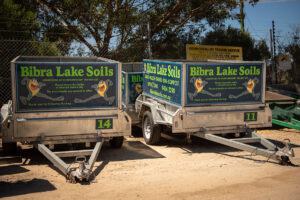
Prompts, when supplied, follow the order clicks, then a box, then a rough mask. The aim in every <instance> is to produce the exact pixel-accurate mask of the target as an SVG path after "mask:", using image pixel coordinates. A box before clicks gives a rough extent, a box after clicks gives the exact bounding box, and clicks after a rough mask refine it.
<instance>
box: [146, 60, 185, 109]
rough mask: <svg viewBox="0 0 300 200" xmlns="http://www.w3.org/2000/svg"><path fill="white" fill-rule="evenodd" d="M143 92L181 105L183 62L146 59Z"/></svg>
mask: <svg viewBox="0 0 300 200" xmlns="http://www.w3.org/2000/svg"><path fill="white" fill-rule="evenodd" d="M143 67H144V69H143V70H144V83H143V93H145V94H149V95H151V96H154V97H157V98H160V99H163V100H166V101H168V102H171V103H174V104H177V105H181V96H182V93H181V89H182V64H180V63H171V62H163V61H152V60H144V61H143Z"/></svg>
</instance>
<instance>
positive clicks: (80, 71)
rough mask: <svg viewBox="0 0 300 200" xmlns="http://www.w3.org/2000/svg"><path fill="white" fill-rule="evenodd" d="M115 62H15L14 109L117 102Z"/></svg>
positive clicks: (73, 106) (38, 108) (100, 105)
mask: <svg viewBox="0 0 300 200" xmlns="http://www.w3.org/2000/svg"><path fill="white" fill-rule="evenodd" d="M117 66H118V65H117V64H115V63H16V65H15V70H16V74H15V75H16V97H17V110H19V111H22V110H44V109H76V108H77V109H78V108H101V107H116V106H118V81H117V80H118V67H117Z"/></svg>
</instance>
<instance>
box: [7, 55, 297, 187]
mask: <svg viewBox="0 0 300 200" xmlns="http://www.w3.org/2000/svg"><path fill="white" fill-rule="evenodd" d="M121 70H122V63H120V62H117V61H113V60H108V59H105V58H94V59H90V58H66V57H17V58H16V59H14V60H13V61H12V62H11V72H12V94H13V95H12V97H13V98H12V101H10V102H9V103H8V104H6V105H4V106H3V107H2V110H1V113H2V114H1V115H2V117H3V121H2V134H3V136H2V137H3V138H2V141H3V149H4V151H6V152H9V151H12V150H14V148H15V147H16V142H22V143H30V144H33V145H34V146H35V147H36V148H37V149H38V150H39V151H40V152H41V153H42V154H43V155H45V156H46V157H47V158H48V159H49V160H50V161H51V162H52V163H53V164H54V165H55V166H56V167H58V169H60V170H61V171H62V172H63V173H64V174H65V175H66V176H67V178H68V179H69V180H70V181H71V182H75V181H76V179H79V180H83V179H87V180H88V179H89V177H90V175H91V173H92V168H93V165H94V162H95V160H96V159H97V157H98V154H99V152H100V149H101V146H102V144H103V142H104V140H108V141H109V142H110V144H111V145H112V146H113V147H121V145H122V143H123V137H124V136H128V135H130V134H131V126H132V125H134V126H140V127H142V131H143V137H144V139H145V141H146V143H147V144H156V143H158V142H159V140H160V136H161V133H162V131H165V130H171V131H172V133H186V134H187V138H188V139H190V137H191V136H197V137H201V138H205V139H208V140H211V141H214V142H218V143H221V144H224V145H227V146H231V147H234V148H237V149H241V150H245V151H249V152H251V153H256V154H259V155H263V156H266V157H268V158H271V159H275V160H279V161H280V162H282V163H288V162H289V157H291V156H294V153H293V150H292V149H291V148H290V147H289V144H288V143H286V147H285V148H283V149H280V148H278V147H277V146H275V145H274V144H272V143H271V142H269V141H268V140H266V139H264V138H262V137H261V136H259V135H258V134H256V133H255V132H254V131H252V130H251V128H261V127H269V126H271V120H272V116H271V111H270V109H269V107H268V105H267V104H266V103H265V72H266V69H265V64H264V63H262V62H240V63H239V62H223V61H222V62H220V61H214V62H212V61H206V62H204V61H186V60H168V61H166V60H144V61H143V62H142V63H123V70H124V72H121ZM121 94H122V95H121ZM229 133H235V134H236V135H245V137H239V138H234V139H226V138H225V137H222V135H226V134H229ZM79 142H80V143H85V144H86V146H90V143H91V142H96V145H95V147H94V149H90V150H78V151H63V152H52V151H51V150H52V149H53V147H54V144H67V143H79ZM253 142H260V143H261V144H262V145H263V146H265V147H266V148H265V149H263V148H258V147H254V146H252V145H249V144H248V143H253ZM46 145H48V147H49V148H48V147H47V146H46ZM68 156H76V162H78V163H79V167H78V168H71V167H70V166H69V165H67V164H66V163H65V162H64V161H63V160H62V159H61V158H60V157H68ZM85 156H90V158H89V161H88V162H87V161H86V157H85Z"/></svg>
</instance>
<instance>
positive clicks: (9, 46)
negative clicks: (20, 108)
mask: <svg viewBox="0 0 300 200" xmlns="http://www.w3.org/2000/svg"><path fill="white" fill-rule="evenodd" d="M146 47H147V44H146V43H145V44H140V45H138V46H137V48H127V49H126V50H121V51H120V50H119V51H116V50H109V51H103V52H100V53H98V54H97V57H105V58H109V59H113V60H117V61H121V62H134V61H142V59H143V58H148V53H147V51H146V49H147V48H146ZM17 56H71V57H95V55H94V54H93V53H92V52H91V51H90V50H89V49H88V48H87V47H86V46H85V45H83V44H81V43H78V42H71V43H65V42H41V41H26V40H3V39H0V106H2V105H3V104H4V103H7V102H8V100H10V99H12V97H11V93H12V90H11V73H10V62H11V61H12V60H13V59H14V58H16V57H17Z"/></svg>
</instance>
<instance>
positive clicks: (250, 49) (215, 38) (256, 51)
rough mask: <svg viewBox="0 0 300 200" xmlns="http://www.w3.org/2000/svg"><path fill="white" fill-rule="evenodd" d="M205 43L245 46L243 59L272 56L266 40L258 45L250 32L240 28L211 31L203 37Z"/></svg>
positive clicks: (261, 58)
mask: <svg viewBox="0 0 300 200" xmlns="http://www.w3.org/2000/svg"><path fill="white" fill-rule="evenodd" d="M201 44H204V45H224V46H237V47H242V48H243V60H263V59H266V58H269V57H270V54H269V51H268V48H267V45H266V42H265V41H260V42H258V44H257V45H256V41H255V39H253V38H252V37H251V36H250V34H249V33H248V32H244V33H243V32H241V31H240V30H239V29H236V28H232V27H230V26H229V27H228V28H227V29H225V28H221V29H217V30H215V31H210V32H208V33H207V34H206V36H205V37H204V38H203V40H202V43H201Z"/></svg>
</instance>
